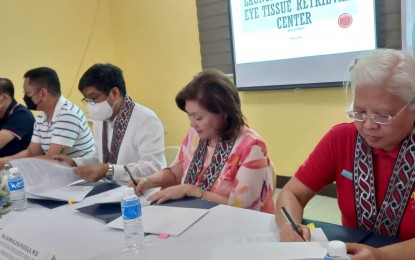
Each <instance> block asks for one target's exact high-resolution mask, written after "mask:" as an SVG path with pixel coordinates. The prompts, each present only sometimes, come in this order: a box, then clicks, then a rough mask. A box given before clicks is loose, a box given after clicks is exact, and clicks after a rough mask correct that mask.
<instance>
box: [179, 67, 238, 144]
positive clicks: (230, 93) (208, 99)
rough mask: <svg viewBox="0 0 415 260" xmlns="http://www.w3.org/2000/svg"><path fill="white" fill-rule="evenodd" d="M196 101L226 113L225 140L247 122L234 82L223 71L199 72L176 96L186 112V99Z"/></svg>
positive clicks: (234, 134)
mask: <svg viewBox="0 0 415 260" xmlns="http://www.w3.org/2000/svg"><path fill="white" fill-rule="evenodd" d="M187 100H191V101H196V102H198V103H199V104H200V105H201V106H202V107H203V108H204V109H206V110H207V111H209V112H210V113H213V114H220V113H225V114H226V123H225V126H224V128H223V129H222V130H221V133H220V134H221V136H222V138H224V139H225V140H227V139H229V138H232V137H236V135H237V134H238V131H239V128H240V127H241V126H243V125H244V124H245V118H244V116H243V114H242V111H241V101H240V99H239V95H238V91H237V89H236V87H235V85H234V84H233V82H232V81H231V80H230V79H229V78H228V77H227V76H226V75H225V74H224V73H222V72H221V71H218V70H214V69H207V70H204V71H202V72H200V73H198V74H197V75H196V76H195V77H194V78H193V80H192V81H190V82H189V83H188V84H187V85H186V86H185V87H184V88H183V89H182V90H180V92H179V93H178V94H177V96H176V104H177V106H178V107H179V108H180V109H181V110H182V111H184V112H186V109H185V106H186V101H187Z"/></svg>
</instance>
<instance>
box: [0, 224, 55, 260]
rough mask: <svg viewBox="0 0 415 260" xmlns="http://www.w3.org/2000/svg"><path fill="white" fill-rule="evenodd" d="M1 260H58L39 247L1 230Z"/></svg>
mask: <svg viewBox="0 0 415 260" xmlns="http://www.w3.org/2000/svg"><path fill="white" fill-rule="evenodd" d="M0 259H7V260H56V257H55V255H54V254H52V253H50V252H48V251H46V250H44V249H43V248H41V247H39V246H38V245H34V244H32V243H29V242H28V241H24V240H21V239H20V238H17V237H16V236H13V235H9V234H6V233H5V231H4V230H0Z"/></svg>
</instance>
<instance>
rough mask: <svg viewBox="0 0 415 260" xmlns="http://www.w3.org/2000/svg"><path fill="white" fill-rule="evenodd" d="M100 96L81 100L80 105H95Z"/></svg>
mask: <svg viewBox="0 0 415 260" xmlns="http://www.w3.org/2000/svg"><path fill="white" fill-rule="evenodd" d="M101 95H102V93H99V94H98V96H96V97H95V98H86V97H85V98H83V99H81V101H82V103H84V104H85V105H86V104H91V105H95V104H96V103H97V101H96V100H97V99H98V98H99V97H100V96H101Z"/></svg>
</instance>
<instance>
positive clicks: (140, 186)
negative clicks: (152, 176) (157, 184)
mask: <svg viewBox="0 0 415 260" xmlns="http://www.w3.org/2000/svg"><path fill="white" fill-rule="evenodd" d="M124 170H125V171H126V172H127V173H128V175H129V176H130V179H131V180H130V181H129V182H128V186H129V187H133V188H134V191H135V193H136V194H137V195H139V196H140V195H143V193H144V192H145V191H146V190H147V188H146V187H145V186H144V184H145V181H146V180H147V177H144V178H140V179H138V182H137V180H135V179H134V177H133V175H132V174H131V172H130V170H129V169H128V167H127V165H124Z"/></svg>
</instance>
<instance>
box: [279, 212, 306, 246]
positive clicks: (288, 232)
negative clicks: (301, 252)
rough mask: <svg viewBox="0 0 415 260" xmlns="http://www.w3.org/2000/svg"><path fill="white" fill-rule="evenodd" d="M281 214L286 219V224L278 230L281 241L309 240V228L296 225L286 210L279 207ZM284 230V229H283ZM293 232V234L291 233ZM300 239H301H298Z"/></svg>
mask: <svg viewBox="0 0 415 260" xmlns="http://www.w3.org/2000/svg"><path fill="white" fill-rule="evenodd" d="M280 210H281V214H282V215H283V216H284V217H285V219H286V220H287V225H286V226H284V227H282V228H281V231H280V239H281V241H284V242H288V241H309V240H310V230H309V229H308V227H307V226H304V225H300V224H299V225H297V224H296V223H295V222H294V220H293V219H292V218H291V216H290V214H289V213H288V211H287V210H286V209H285V208H284V207H281V209H280ZM283 229H284V230H285V231H284V230H283ZM293 231H294V232H295V233H293ZM293 234H295V235H293ZM300 239H301V240H300Z"/></svg>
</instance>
